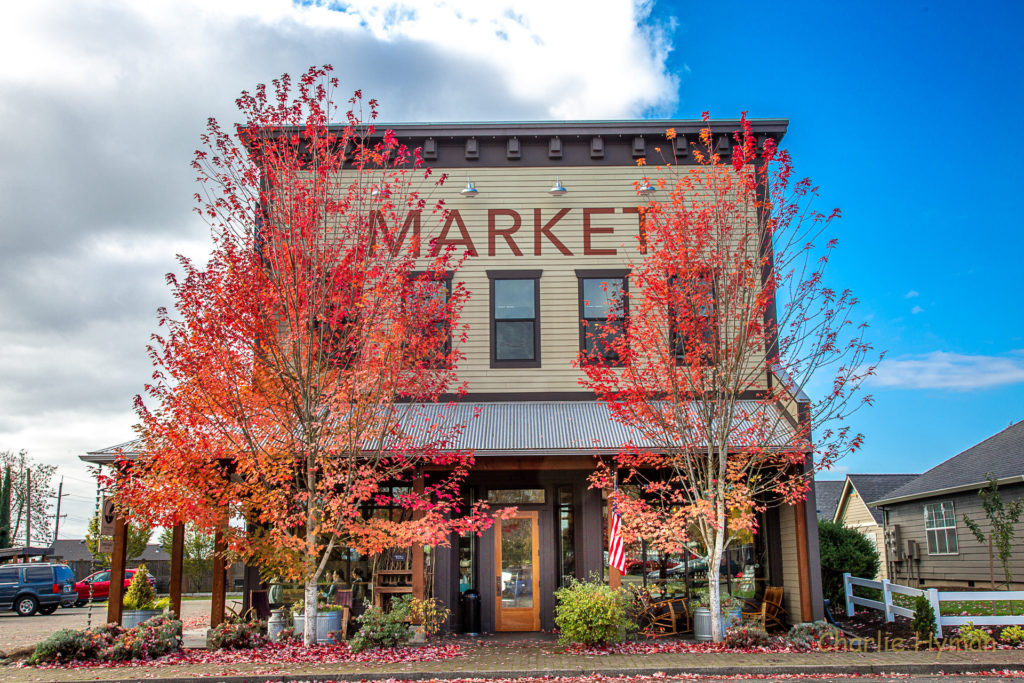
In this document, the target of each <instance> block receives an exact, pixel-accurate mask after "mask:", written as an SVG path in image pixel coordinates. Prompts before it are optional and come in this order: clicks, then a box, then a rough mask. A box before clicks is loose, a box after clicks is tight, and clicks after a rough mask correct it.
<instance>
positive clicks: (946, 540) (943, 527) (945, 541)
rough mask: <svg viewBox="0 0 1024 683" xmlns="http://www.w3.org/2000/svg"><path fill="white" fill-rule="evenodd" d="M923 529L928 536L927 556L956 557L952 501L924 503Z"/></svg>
mask: <svg viewBox="0 0 1024 683" xmlns="http://www.w3.org/2000/svg"><path fill="white" fill-rule="evenodd" d="M924 529H925V533H926V534H927V536H928V554H929V555H956V554H957V553H958V552H959V549H958V548H957V544H956V513H955V512H954V511H953V501H951V500H944V501H942V502H939V503H926V504H925V506H924Z"/></svg>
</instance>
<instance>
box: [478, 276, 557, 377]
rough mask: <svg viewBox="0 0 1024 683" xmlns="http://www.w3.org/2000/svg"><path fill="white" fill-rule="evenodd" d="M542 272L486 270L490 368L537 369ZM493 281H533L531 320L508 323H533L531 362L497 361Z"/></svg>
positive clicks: (539, 361) (539, 358) (525, 319)
mask: <svg viewBox="0 0 1024 683" xmlns="http://www.w3.org/2000/svg"><path fill="white" fill-rule="evenodd" d="M543 272H544V271H542V270H488V271H487V285H488V287H487V288H488V290H489V292H490V310H489V311H488V315H489V316H490V330H491V339H490V344H489V345H490V348H491V367H492V368H495V369H500V368H539V367H541V353H540V318H541V316H540V278H541V274H542V273H543ZM495 280H533V318H522V319H519V318H516V319H511V320H509V322H525V321H527V320H532V321H533V359H531V360H498V325H497V323H498V321H497V319H496V318H495V317H494V282H495Z"/></svg>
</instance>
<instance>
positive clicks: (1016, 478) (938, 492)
mask: <svg viewBox="0 0 1024 683" xmlns="http://www.w3.org/2000/svg"><path fill="white" fill-rule="evenodd" d="M996 484H998V485H999V486H1002V485H1003V484H1024V474H1015V475H1013V476H1012V477H1003V478H1002V479H996ZM986 486H988V480H982V481H978V482H974V483H973V484H961V485H960V486H950V487H948V488H944V489H934V490H932V491H922V492H921V493H912V494H910V495H909V496H898V497H896V498H883V499H882V500H876V501H874V502H872V503H868V507H881V506H883V505H895V504H896V503H905V502H907V501H911V500H920V499H921V498H935V497H937V496H946V495H950V494H953V493H963V492H964V491H977V490H979V489H983V488H985V487H986Z"/></svg>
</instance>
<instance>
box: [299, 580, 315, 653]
mask: <svg viewBox="0 0 1024 683" xmlns="http://www.w3.org/2000/svg"><path fill="white" fill-rule="evenodd" d="M317 597H319V591H318V590H317V587H316V577H315V576H313V577H310V578H308V579H306V609H305V612H306V622H305V627H304V628H303V629H302V643H303V644H304V645H305V646H306V647H309V646H310V645H316V599H317Z"/></svg>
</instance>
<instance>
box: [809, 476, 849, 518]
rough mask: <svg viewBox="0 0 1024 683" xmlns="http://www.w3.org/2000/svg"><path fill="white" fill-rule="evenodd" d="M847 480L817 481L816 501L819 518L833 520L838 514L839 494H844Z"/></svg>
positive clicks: (815, 485) (815, 489)
mask: <svg viewBox="0 0 1024 683" xmlns="http://www.w3.org/2000/svg"><path fill="white" fill-rule="evenodd" d="M845 485H846V482H845V481H815V482H814V502H815V505H816V506H817V508H818V519H827V520H829V521H832V518H833V517H835V516H836V506H838V505H839V496H841V495H842V494H843V486H845Z"/></svg>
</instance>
